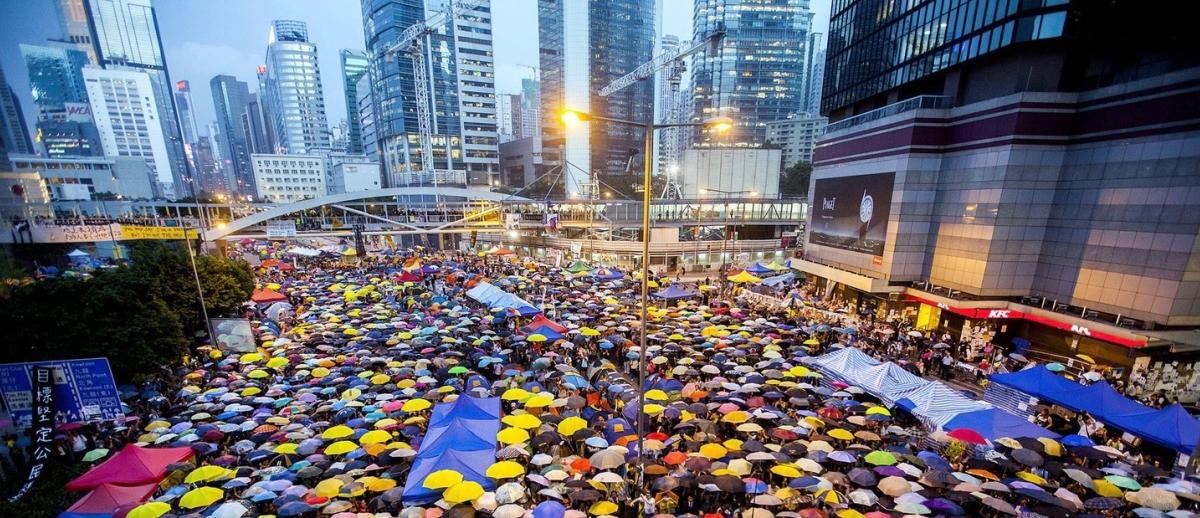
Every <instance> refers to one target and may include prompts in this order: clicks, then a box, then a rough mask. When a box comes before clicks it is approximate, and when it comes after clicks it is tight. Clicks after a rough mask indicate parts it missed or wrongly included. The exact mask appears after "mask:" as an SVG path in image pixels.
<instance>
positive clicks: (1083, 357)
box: [1075, 354, 1096, 363]
mask: <svg viewBox="0 0 1200 518" xmlns="http://www.w3.org/2000/svg"><path fill="white" fill-rule="evenodd" d="M1075 357H1076V358H1079V359H1080V360H1083V361H1085V362H1088V363H1096V359H1095V358H1092V357H1091V356H1088V355H1086V354H1076V355H1075Z"/></svg>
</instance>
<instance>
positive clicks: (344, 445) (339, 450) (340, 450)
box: [325, 441, 358, 455]
mask: <svg viewBox="0 0 1200 518" xmlns="http://www.w3.org/2000/svg"><path fill="white" fill-rule="evenodd" d="M357 449H358V445H357V444H354V443H353V442H351V441H338V442H335V443H333V444H330V445H329V446H326V447H325V454H326V455H345V454H347V453H350V452H352V451H354V450H357Z"/></svg>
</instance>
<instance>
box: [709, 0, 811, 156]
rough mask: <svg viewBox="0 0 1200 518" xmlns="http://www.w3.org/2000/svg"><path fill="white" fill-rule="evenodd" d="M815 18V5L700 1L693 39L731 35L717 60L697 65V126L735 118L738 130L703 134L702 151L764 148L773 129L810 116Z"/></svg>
mask: <svg viewBox="0 0 1200 518" xmlns="http://www.w3.org/2000/svg"><path fill="white" fill-rule="evenodd" d="M812 17H813V13H812V11H811V10H809V4H808V0H696V3H695V12H694V17H693V22H692V27H693V35H692V37H693V38H694V39H703V38H706V37H708V35H710V34H712V33H713V32H714V31H717V30H719V29H721V28H724V29H725V31H726V34H725V39H724V40H723V41H722V42H721V45H720V50H719V51H718V52H716V53H715V54H708V53H701V54H696V55H695V57H693V59H692V92H693V108H692V118H693V120H695V121H702V120H705V119H710V118H713V117H717V116H729V117H731V118H733V120H734V128H733V129H732V130H731V131H729V132H728V133H726V134H723V135H721V136H720V137H719V138H714V137H716V136H715V135H710V134H708V132H706V131H703V130H698V131H697V132H696V135H695V139H694V144H695V145H697V146H702V147H710V146H736V147H757V146H760V145H762V143H763V142H765V141H766V137H767V126H766V125H767V123H768V122H773V121H777V120H783V119H786V118H788V117H789V116H796V115H799V114H800V113H802V112H803V111H804V105H805V96H804V91H805V90H804V84H805V78H804V73H805V68H806V57H807V54H808V52H807V46H808V42H809V37H808V36H809V32H810V30H811V27H812Z"/></svg>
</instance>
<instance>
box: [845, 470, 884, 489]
mask: <svg viewBox="0 0 1200 518" xmlns="http://www.w3.org/2000/svg"><path fill="white" fill-rule="evenodd" d="M846 476H847V477H848V478H849V479H850V481H851V482H853V483H855V484H857V485H859V486H862V487H872V486H874V485H875V484H876V483H878V479H877V478H876V477H875V474H874V473H871V472H870V471H869V470H865V469H863V468H854V469H852V470H850V473H847V474H846Z"/></svg>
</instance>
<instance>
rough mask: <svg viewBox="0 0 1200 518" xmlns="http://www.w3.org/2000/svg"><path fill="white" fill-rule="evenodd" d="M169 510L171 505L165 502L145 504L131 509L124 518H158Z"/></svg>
mask: <svg viewBox="0 0 1200 518" xmlns="http://www.w3.org/2000/svg"><path fill="white" fill-rule="evenodd" d="M170 510H171V504H168V503H166V502H146V503H144V504H142V505H139V506H137V507H134V508H133V509H131V510H130V511H129V512H128V513H126V514H125V518H158V517H159V516H162V515H164V514H167V512H168V511H170Z"/></svg>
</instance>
